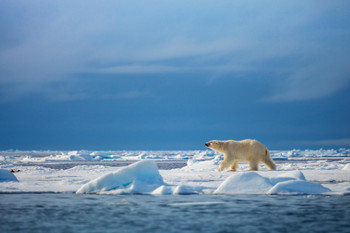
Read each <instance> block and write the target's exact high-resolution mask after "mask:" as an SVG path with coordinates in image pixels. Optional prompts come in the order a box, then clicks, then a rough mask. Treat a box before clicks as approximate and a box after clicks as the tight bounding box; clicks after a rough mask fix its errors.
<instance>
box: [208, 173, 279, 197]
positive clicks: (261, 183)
mask: <svg viewBox="0 0 350 233" xmlns="http://www.w3.org/2000/svg"><path fill="white" fill-rule="evenodd" d="M272 186H273V185H272V183H271V181H270V179H269V178H267V177H263V176H261V175H259V174H258V173H256V172H243V173H237V174H234V175H232V176H230V177H228V178H227V179H226V180H225V181H224V182H222V184H221V185H220V186H219V187H218V188H217V189H216V190H215V191H214V194H262V193H265V192H266V191H268V190H269V189H270V188H271V187H272Z"/></svg>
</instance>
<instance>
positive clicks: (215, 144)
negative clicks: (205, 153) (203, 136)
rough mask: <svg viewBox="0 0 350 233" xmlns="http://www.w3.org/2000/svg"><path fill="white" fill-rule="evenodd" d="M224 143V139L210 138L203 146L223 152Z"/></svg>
mask: <svg viewBox="0 0 350 233" xmlns="http://www.w3.org/2000/svg"><path fill="white" fill-rule="evenodd" d="M224 144H225V142H224V141H218V140H212V141H210V142H206V143H205V146H206V147H208V148H210V149H213V150H216V151H219V152H224Z"/></svg>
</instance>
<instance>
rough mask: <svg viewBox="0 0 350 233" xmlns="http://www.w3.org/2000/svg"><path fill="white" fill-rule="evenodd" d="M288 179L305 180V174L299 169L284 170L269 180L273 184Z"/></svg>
mask: <svg viewBox="0 0 350 233" xmlns="http://www.w3.org/2000/svg"><path fill="white" fill-rule="evenodd" d="M288 180H305V181H306V179H305V176H304V174H303V173H302V172H301V171H290V172H285V173H282V174H280V175H278V176H276V177H271V178H270V181H271V183H272V184H273V185H275V184H277V183H280V182H283V181H288Z"/></svg>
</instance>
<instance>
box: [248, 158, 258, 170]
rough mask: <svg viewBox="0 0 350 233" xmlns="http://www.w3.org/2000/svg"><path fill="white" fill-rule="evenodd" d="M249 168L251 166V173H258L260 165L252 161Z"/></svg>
mask: <svg viewBox="0 0 350 233" xmlns="http://www.w3.org/2000/svg"><path fill="white" fill-rule="evenodd" d="M249 166H250V169H249V171H257V170H259V163H258V162H257V161H255V160H251V161H250V162H249Z"/></svg>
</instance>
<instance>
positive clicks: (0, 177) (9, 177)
mask: <svg viewBox="0 0 350 233" xmlns="http://www.w3.org/2000/svg"><path fill="white" fill-rule="evenodd" d="M9 181H14V182H18V179H17V177H16V176H15V175H14V174H12V173H11V172H10V171H8V170H5V169H0V182H9Z"/></svg>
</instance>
